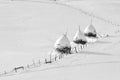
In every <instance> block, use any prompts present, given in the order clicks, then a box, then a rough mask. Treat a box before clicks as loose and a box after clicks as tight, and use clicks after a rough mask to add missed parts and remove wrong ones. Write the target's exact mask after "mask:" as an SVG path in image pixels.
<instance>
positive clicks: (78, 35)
mask: <svg viewBox="0 0 120 80" xmlns="http://www.w3.org/2000/svg"><path fill="white" fill-rule="evenodd" d="M76 40H84V41H86V37H85V36H84V34H83V32H82V31H81V30H80V26H79V30H78V31H77V32H76V34H75V36H74V38H73V41H76Z"/></svg>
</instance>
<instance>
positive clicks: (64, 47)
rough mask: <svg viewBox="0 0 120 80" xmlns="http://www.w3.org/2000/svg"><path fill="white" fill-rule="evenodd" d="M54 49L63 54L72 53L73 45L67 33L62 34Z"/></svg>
mask: <svg viewBox="0 0 120 80" xmlns="http://www.w3.org/2000/svg"><path fill="white" fill-rule="evenodd" d="M54 49H55V50H56V51H57V52H59V53H61V54H70V53H71V45H70V41H69V39H68V37H67V34H63V35H62V36H60V37H59V38H58V39H57V41H56V42H55V45H54Z"/></svg>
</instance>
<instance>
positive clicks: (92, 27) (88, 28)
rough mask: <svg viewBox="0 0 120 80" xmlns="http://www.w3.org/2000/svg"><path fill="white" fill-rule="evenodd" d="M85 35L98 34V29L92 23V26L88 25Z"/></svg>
mask: <svg viewBox="0 0 120 80" xmlns="http://www.w3.org/2000/svg"><path fill="white" fill-rule="evenodd" d="M84 33H93V34H96V33H97V32H96V29H95V27H94V26H93V24H92V22H91V23H90V25H88V26H87V27H86V28H85V30H84Z"/></svg>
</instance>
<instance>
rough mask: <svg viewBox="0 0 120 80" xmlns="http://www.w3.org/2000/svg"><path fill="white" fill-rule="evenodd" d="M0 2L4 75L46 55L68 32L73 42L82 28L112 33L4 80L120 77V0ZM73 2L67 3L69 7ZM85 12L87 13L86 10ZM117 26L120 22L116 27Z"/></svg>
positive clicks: (108, 79) (0, 57)
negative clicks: (92, 15) (53, 60)
mask: <svg viewBox="0 0 120 80" xmlns="http://www.w3.org/2000/svg"><path fill="white" fill-rule="evenodd" d="M41 1H42V0H37V1H30V0H21V1H19V0H16V1H10V0H9V1H8V0H5V1H3V0H0V44H1V46H0V65H1V67H0V74H1V73H3V72H4V71H5V70H6V71H10V70H12V69H13V68H14V67H17V66H26V65H27V64H32V60H34V61H35V62H37V61H38V60H39V59H40V60H42V59H44V58H45V57H46V56H47V54H48V53H49V52H50V51H51V50H52V48H53V45H54V42H55V41H56V39H57V38H58V37H59V36H60V35H62V34H63V33H65V32H66V31H67V30H68V38H69V40H70V41H72V39H73V37H74V35H75V32H76V31H77V30H78V26H79V25H80V26H81V30H82V31H83V30H84V29H85V28H86V27H87V26H88V25H89V23H90V20H91V16H90V15H89V14H94V15H96V16H99V17H102V18H104V19H106V20H110V21H112V23H110V22H109V21H108V22H107V21H105V20H101V19H100V18H96V17H92V19H93V25H94V26H95V28H96V30H97V32H98V33H99V34H109V35H110V36H109V37H106V38H100V39H99V40H98V41H97V42H95V43H89V44H88V46H87V47H85V48H84V49H83V50H82V51H81V52H79V53H77V54H71V55H68V56H65V57H64V58H63V59H61V60H58V61H56V62H53V63H52V64H43V65H41V66H39V67H36V68H31V69H28V70H25V71H22V72H18V73H10V74H8V75H6V76H5V75H3V76H0V79H1V80H40V79H41V80H80V79H82V80H119V79H120V76H119V74H120V50H119V49H120V32H119V30H120V28H119V26H118V25H119V23H120V19H119V17H120V15H119V13H120V8H119V4H120V2H119V1H117V0H115V1H113V0H105V1H103V0H102V1H98V2H97V1H95V0H92V1H91V0H65V1H64V0H59V1H58V2H59V4H58V3H57V4H56V2H53V1H52V2H50V1H49V2H47V1H42V2H41ZM66 4H67V6H66ZM84 12H87V14H86V13H84ZM115 24H116V25H117V26H116V25H115Z"/></svg>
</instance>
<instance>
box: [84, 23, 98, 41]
mask: <svg viewBox="0 0 120 80" xmlns="http://www.w3.org/2000/svg"><path fill="white" fill-rule="evenodd" d="M84 35H85V36H86V38H87V41H88V42H96V41H97V38H98V37H97V31H96V29H95V27H94V26H93V24H92V21H91V23H90V25H88V26H87V27H86V28H85V30H84Z"/></svg>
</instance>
